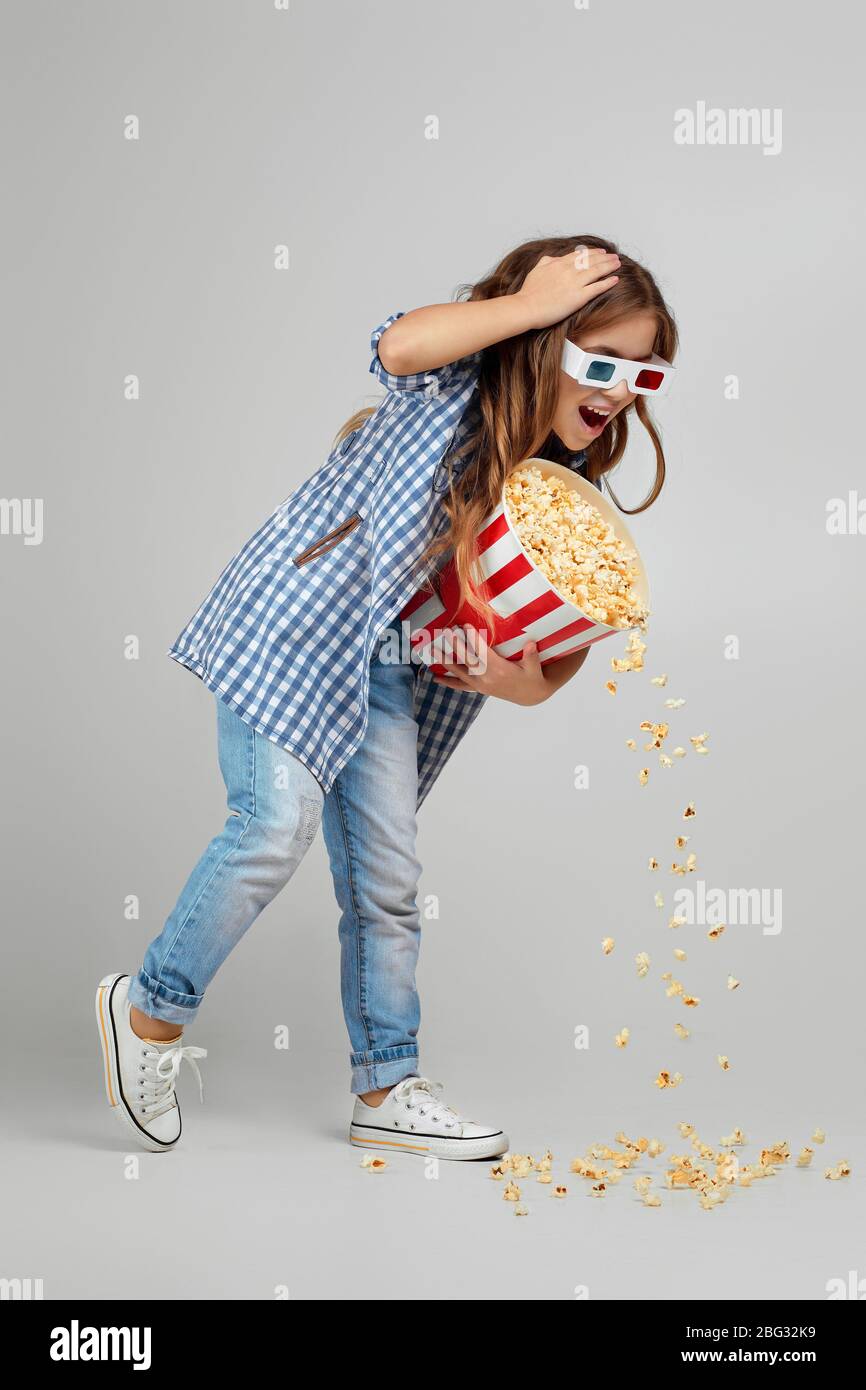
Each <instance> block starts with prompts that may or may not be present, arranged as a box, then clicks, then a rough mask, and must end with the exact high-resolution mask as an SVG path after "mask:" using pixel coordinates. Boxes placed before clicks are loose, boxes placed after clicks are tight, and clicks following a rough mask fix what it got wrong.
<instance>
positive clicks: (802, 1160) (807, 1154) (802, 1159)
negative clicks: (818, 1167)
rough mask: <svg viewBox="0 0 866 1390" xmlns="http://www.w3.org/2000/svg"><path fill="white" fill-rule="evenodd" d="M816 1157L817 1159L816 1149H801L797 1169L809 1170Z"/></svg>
mask: <svg viewBox="0 0 866 1390" xmlns="http://www.w3.org/2000/svg"><path fill="white" fill-rule="evenodd" d="M814 1157H815V1150H814V1149H810V1148H803V1149H801V1150H800V1152H799V1153H798V1154H797V1167H798V1168H808V1167H809V1164H810V1163H811V1162H812V1159H813V1158H814Z"/></svg>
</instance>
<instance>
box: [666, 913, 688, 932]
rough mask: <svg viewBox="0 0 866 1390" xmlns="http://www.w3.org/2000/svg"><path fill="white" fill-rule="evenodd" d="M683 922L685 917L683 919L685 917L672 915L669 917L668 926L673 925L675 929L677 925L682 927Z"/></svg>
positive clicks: (684, 922)
mask: <svg viewBox="0 0 866 1390" xmlns="http://www.w3.org/2000/svg"><path fill="white" fill-rule="evenodd" d="M685 924H686V919H685V917H676V916H674V917H671V918H670V920H669V921H668V926H669V927H673V928H674V929H676V928H677V927H684V926H685Z"/></svg>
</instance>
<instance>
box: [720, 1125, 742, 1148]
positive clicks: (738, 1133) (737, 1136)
mask: <svg viewBox="0 0 866 1390" xmlns="http://www.w3.org/2000/svg"><path fill="white" fill-rule="evenodd" d="M745 1142H746V1136H745V1134H744V1133H743V1131H742V1130H741V1129H734V1130H731V1133H730V1134H726V1135H723V1136H722V1138H721V1139H720V1140H719V1143H720V1144H721V1145H722V1147H723V1148H729V1147H732V1146H733V1145H734V1144H745Z"/></svg>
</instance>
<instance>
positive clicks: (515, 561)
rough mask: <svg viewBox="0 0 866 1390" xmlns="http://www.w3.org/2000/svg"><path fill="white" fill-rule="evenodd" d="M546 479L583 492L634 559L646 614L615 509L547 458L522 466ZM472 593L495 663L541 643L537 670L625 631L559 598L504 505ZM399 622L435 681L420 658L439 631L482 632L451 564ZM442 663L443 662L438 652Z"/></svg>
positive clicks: (482, 541) (482, 544) (483, 544)
mask: <svg viewBox="0 0 866 1390" xmlns="http://www.w3.org/2000/svg"><path fill="white" fill-rule="evenodd" d="M526 463H527V464H534V465H535V467H537V468H538V469H539V471H540V472H541V473H542V475H543V476H544V477H550V476H551V475H554V474H555V475H556V476H557V477H558V478H561V479H562V480H563V482H564V483H565V484H566V486H567V487H569V488H571V489H572V490H573V491H575V492H578V493H580V495H581V497H582V498H583V499H584V500H585V501H587V502H589V503H590V504H591V505H592V506H593V507H595V508H596V510H597V511H599V512H600V513H601V515H602V516H603V517H604V519H605V521H607V522H609V523H610V526H611V527H612V529H613V530H614V532H615V533H616V535H617V536H618V537H619V538H620V539H621V540H622V541H624V542H625V544H627V545H628V546H630V547H631V549H632V550H633V551H634V552H635V554H636V555H637V556H638V558H637V568H638V571H639V578H638V582H637V585H636V592H637V595H638V597H639V598H640V599H641V600H642V602H643V603H644V604H645V605H646V606H647V607H649V584H648V582H647V577H646V571H645V570H644V567H643V563H642V562H641V559H640V556H639V555H638V551H637V546H636V545H635V543H634V541H633V540H632V537H631V535H630V533H629V531H628V528H627V527H626V526H625V525H624V523H623V520H622V517H621V516H620V514H619V512H618V511H617V510H616V508H615V507H613V506H612V505H611V503H610V502H609V501H608V500H607V498H606V497H605V496H603V494H602V493H600V492H599V490H598V488H596V487H594V486H593V485H592V483H589V482H587V480H586V479H585V478H582V477H580V476H579V474H577V473H573V472H572V470H571V469H570V468H565V467H564V466H563V465H562V464H558V463H550V462H548V461H547V460H546V459H527V460H526ZM473 587H474V588H475V590H476V592H478V593H480V594H482V595H483V597H484V598H485V599H486V600H487V602H488V603H489V604H490V606H491V608H492V609H493V611H494V613H495V615H496V617H495V621H494V624H493V627H492V629H491V628H490V627H485V629H484V631H485V633H486V638H487V642H488V644H489V645H490V646H491V647H492V648H493V650H494V651H495V652H498V654H499V655H500V656H504V657H506V658H509V659H510V660H512V661H517V660H519V659H520V656H521V655H522V653H523V648H524V646H525V645H526V643H527V642H536V643H537V644H538V654H539V657H540V659H541V663H542V665H546V664H547V663H548V662H550V661H556V660H557V659H558V658H559V657H562V656H568V655H570V653H571V652H576V651H580V649H581V648H582V647H589V646H591V645H592V643H593V642H600V641H602V639H603V638H605V637H612V636H613V635H614V633H616V632H625V631H628V629H626V628H621V627H608V626H607V624H606V623H597V622H595V621H594V620H593V619H592V618H589V617H587V615H586V614H585V613H582V612H581V610H580V609H579V608H576V607H575V606H574V604H573V603H569V602H568V601H567V600H566V599H564V598H561V597H560V596H559V594H558V593H557V592H556V590H555V589H554V588H553V585H552V584H551V582H550V580H549V579H547V578H546V576H545V575H543V574H542V572H541V570H539V569H538V568H537V567H536V565H535V564H534V563H533V561H532V560H531V559H530V558H529V556H528V555H527V553H526V551H525V550H524V548H523V546H522V544H521V542H520V540H519V539H518V536H517V533H516V531H515V530H514V527H513V526H512V524H511V522H510V520H509V517H508V511H507V508H506V505H505V499H504V498H503V499H502V501H500V503H499V506H498V507H497V508H496V510H495V511H494V512H493V513H492V514H491V515H490V516H489V517H488V518H487V520H486V522H485V523H484V525H483V526H482V528H481V531H480V532H479V535H478V559H477V561H476V564H475V568H474V572H473ZM400 618H401V620H402V621H403V622H404V623H408V624H409V634H410V641H411V643H412V646H413V648H415V649H416V652H417V658H416V659H418V658H420V659H421V660H423V661H426V664H427V665H429V666H430V669H431V670H432V671H434V672H437V673H438V674H441V673H442V672H443V671H444V669H445V668H444V667H443V666H441V665H438V664H436V663H435V661H434V660H432V659H431V658H430V657H429V656H425V648H426V647H427V646H428V644H429V643H431V642H435V641H436V639H437V638H438V637H439V636H440V635H441V633H442V632H443V630H444V629H448V628H453V627H459V626H461V625H463V624H464V623H465V624H466V625H467V626H468V627H472V628H475V629H479V618H478V616H477V614H475V613H474V612H473V611H472V609H470V608H469V606H468V605H467V604H462V605H461V603H460V601H459V585H458V581H457V573H456V569H455V566H454V563H453V561H451V560H449V561H448V562H447V563H446V564H445V566H444V567H443V569H442V570H441V571H440V573H439V575H438V593H437V592H436V590H434V589H432V588H423V589H421V590H419V592H418V593H417V594H416V595H415V597H414V598H413V599H411V600H410V601H409V603H407V605H406V607H405V608H404V609H403V610H402V612H401V614H400ZM438 655H439V656H441V655H442V652H441V651H440V652H439V653H438Z"/></svg>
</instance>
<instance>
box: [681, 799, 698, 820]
mask: <svg viewBox="0 0 866 1390" xmlns="http://www.w3.org/2000/svg"><path fill="white" fill-rule="evenodd" d="M696 815H697V811H696V810H695V803H694V802H693V801H690V802H689V804H688V806H687V807H686V809H685V810H684V811H683V820H691V818H692V816H696Z"/></svg>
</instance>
